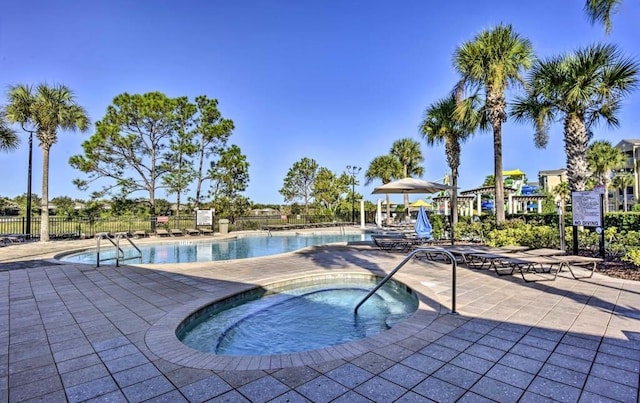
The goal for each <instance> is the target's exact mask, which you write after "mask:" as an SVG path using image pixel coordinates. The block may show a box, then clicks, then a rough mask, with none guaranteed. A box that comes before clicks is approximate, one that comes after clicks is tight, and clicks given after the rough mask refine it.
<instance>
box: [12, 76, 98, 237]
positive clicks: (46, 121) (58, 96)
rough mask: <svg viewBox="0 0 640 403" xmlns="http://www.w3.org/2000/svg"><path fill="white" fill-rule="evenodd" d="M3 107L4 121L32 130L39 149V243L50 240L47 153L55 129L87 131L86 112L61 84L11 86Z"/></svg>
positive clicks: (55, 140)
mask: <svg viewBox="0 0 640 403" xmlns="http://www.w3.org/2000/svg"><path fill="white" fill-rule="evenodd" d="M8 97H9V104H8V105H7V107H6V113H7V120H8V121H9V122H12V123H20V124H21V125H22V127H23V128H24V127H25V126H27V125H28V126H30V127H33V128H34V132H35V134H36V137H37V138H38V140H39V141H40V147H41V148H42V204H41V224H40V241H42V242H46V241H48V240H49V199H48V197H49V152H50V150H51V146H53V145H54V144H55V143H56V142H57V141H58V130H60V129H61V130H69V131H75V130H80V131H86V130H87V129H88V128H89V118H88V117H87V112H86V111H85V110H84V108H82V107H81V106H80V105H78V104H77V103H76V101H75V96H74V94H73V92H72V91H71V90H70V89H69V88H67V87H65V86H64V85H54V86H49V85H47V84H40V85H38V86H37V87H36V88H35V89H34V88H33V87H31V86H28V85H23V84H18V85H14V86H11V87H10V88H9V92H8Z"/></svg>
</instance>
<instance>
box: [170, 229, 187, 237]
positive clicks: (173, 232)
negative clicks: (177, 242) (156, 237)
mask: <svg viewBox="0 0 640 403" xmlns="http://www.w3.org/2000/svg"><path fill="white" fill-rule="evenodd" d="M169 232H171V236H183V235H184V232H182V230H181V229H178V228H171V230H170V231H169Z"/></svg>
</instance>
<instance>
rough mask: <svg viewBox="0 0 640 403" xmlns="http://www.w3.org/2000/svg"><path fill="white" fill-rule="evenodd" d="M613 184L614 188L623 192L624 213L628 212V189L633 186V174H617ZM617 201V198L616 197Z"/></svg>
mask: <svg viewBox="0 0 640 403" xmlns="http://www.w3.org/2000/svg"><path fill="white" fill-rule="evenodd" d="M611 184H612V185H613V187H614V188H616V189H620V190H622V200H623V203H624V211H628V210H629V209H628V203H627V188H628V187H629V186H633V174H631V173H629V172H620V173H617V174H616V175H615V176H614V177H613V180H612V181H611ZM616 200H617V197H616ZM616 205H617V203H616Z"/></svg>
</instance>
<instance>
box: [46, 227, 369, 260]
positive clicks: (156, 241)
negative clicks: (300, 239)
mask: <svg viewBox="0 0 640 403" xmlns="http://www.w3.org/2000/svg"><path fill="white" fill-rule="evenodd" d="M369 232H370V231H368V230H362V229H357V230H356V229H355V228H354V229H350V230H347V231H345V232H341V231H309V232H300V231H281V232H278V234H277V235H268V233H267V232H266V231H260V232H248V231H245V232H239V233H234V234H224V235H220V234H216V235H215V236H212V237H202V236H181V237H174V238H166V237H162V238H151V237H150V238H141V239H134V240H135V241H136V245H145V246H146V245H163V244H165V245H166V244H172V243H178V242H184V241H188V242H193V243H211V242H218V241H225V240H229V239H239V238H253V237H265V236H268V237H278V236H312V235H364V234H367V233H369ZM88 240H92V239H88ZM340 244H344V245H354V246H359V245H370V244H372V242H371V241H339V242H331V243H327V244H322V245H340ZM322 245H310V246H304V247H302V248H300V249H296V250H293V251H288V252H282V253H276V254H273V255H265V256H252V257H247V258H242V259H226V260H219V261H221V262H227V261H229V260H245V259H261V258H267V257H270V256H282V255H285V254H288V253H296V252H300V251H303V250H305V249H307V248H312V247H314V246H322ZM109 246H110V245H109ZM125 246H126V245H125ZM96 248H97V246H95V245H94V246H86V247H82V248H74V249H69V250H65V251H63V252H59V253H55V254H54V255H53V256H52V257H51V258H50V259H52V261H53V262H56V261H57V262H63V263H65V264H67V263H68V264H90V263H86V262H70V261H66V260H63V259H64V257H66V256H69V255H73V254H76V253H82V252H91V251H95V250H96ZM215 262H218V260H215V261H211V262H207V263H215ZM191 263H203V262H182V263H138V264H136V263H131V262H127V263H123V264H126V265H130V266H139V267H145V265H158V266H162V265H164V264H191ZM105 266H110V264H107V265H105Z"/></svg>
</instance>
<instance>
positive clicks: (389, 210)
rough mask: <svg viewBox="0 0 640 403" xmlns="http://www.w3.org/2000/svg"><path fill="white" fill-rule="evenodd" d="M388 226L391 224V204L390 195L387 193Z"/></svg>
mask: <svg viewBox="0 0 640 403" xmlns="http://www.w3.org/2000/svg"><path fill="white" fill-rule="evenodd" d="M386 196H387V219H386V221H387V225H389V224H391V204H389V193H387V195H386Z"/></svg>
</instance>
